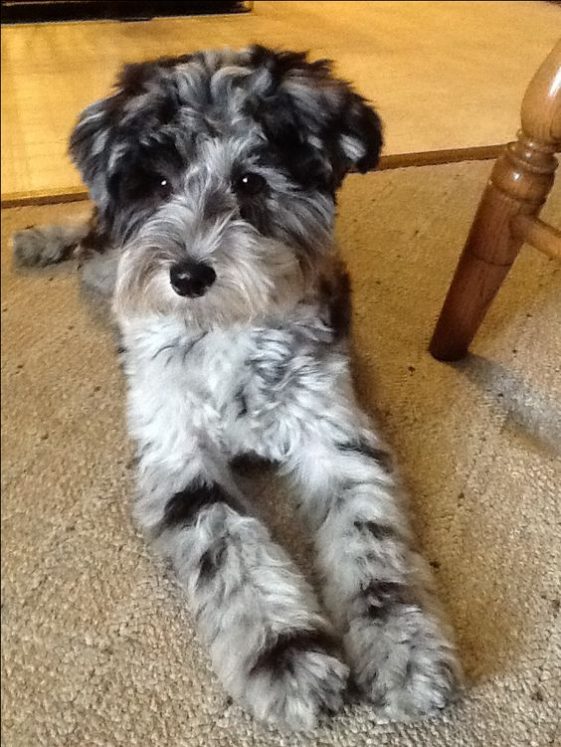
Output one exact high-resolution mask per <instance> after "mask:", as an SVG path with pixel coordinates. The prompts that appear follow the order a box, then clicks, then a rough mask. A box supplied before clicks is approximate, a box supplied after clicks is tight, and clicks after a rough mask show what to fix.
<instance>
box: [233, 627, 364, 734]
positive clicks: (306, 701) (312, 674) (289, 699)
mask: <svg viewBox="0 0 561 747" xmlns="http://www.w3.org/2000/svg"><path fill="white" fill-rule="evenodd" d="M348 676H349V670H348V667H347V666H346V665H345V664H343V662H341V661H340V660H339V659H338V658H337V656H336V655H335V654H334V653H332V652H331V650H330V648H329V647H324V646H323V645H322V644H318V643H316V642H314V640H313V639H312V638H311V637H310V638H309V639H306V636H304V637H295V636H290V635H287V636H286V637H285V638H284V639H283V638H282V637H281V638H279V640H278V642H277V643H276V645H275V646H274V647H272V648H271V649H270V650H269V651H267V652H266V654H265V655H263V656H261V657H259V658H258V660H257V661H256V662H255V663H254V665H253V666H252V667H251V670H250V672H249V678H248V682H247V683H246V688H245V693H244V695H243V701H244V703H245V705H246V707H247V708H248V709H249V710H250V711H251V712H252V713H253V715H254V716H255V718H257V719H258V720H260V721H264V722H267V723H269V724H273V725H275V726H277V727H279V728H280V729H283V730H287V731H307V730H309V729H313V728H314V726H316V724H317V722H318V720H319V718H320V717H321V716H322V715H323V714H328V715H332V714H334V713H336V712H337V711H338V710H339V709H340V708H341V706H342V705H343V696H344V693H345V691H346V689H347V681H348Z"/></svg>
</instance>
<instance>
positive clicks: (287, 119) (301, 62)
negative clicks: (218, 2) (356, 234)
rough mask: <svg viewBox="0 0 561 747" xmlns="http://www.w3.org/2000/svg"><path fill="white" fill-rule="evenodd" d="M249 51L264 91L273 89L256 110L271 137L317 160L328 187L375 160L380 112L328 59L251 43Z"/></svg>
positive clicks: (379, 142)
mask: <svg viewBox="0 0 561 747" xmlns="http://www.w3.org/2000/svg"><path fill="white" fill-rule="evenodd" d="M251 55H252V57H253V59H252V62H253V64H254V65H255V67H256V69H257V71H258V75H261V76H262V71H263V69H265V70H266V71H267V73H268V76H269V77H268V79H266V80H267V83H268V87H269V91H271V89H272V90H273V91H274V94H273V95H270V94H269V96H267V97H266V98H265V101H267V102H268V105H265V107H264V108H263V109H262V110H261V112H260V118H261V120H262V122H263V124H264V125H265V130H266V132H267V134H269V136H272V139H273V140H275V141H277V142H279V143H284V144H287V145H288V144H290V147H291V149H292V151H294V149H295V148H296V149H297V148H298V147H300V148H301V150H302V152H301V153H299V156H298V157H299V159H300V160H301V159H302V158H303V159H304V161H307V162H308V163H311V162H312V161H315V162H316V166H318V165H319V163H320V162H322V168H323V170H325V169H327V170H329V171H330V179H331V182H332V186H333V187H334V188H337V187H338V186H339V184H340V183H341V181H342V179H343V177H344V176H345V174H347V173H348V172H349V171H360V172H361V173H364V172H366V171H368V170H370V169H373V168H374V167H375V166H376V165H377V163H378V160H379V158H380V151H381V149H382V144H383V136H382V123H381V120H380V117H379V116H378V114H377V112H376V111H375V110H374V108H373V107H372V106H371V105H370V104H369V103H368V102H367V101H366V100H365V99H364V98H363V97H362V96H360V95H359V94H357V93H356V92H355V91H354V89H353V88H352V86H351V85H350V84H349V83H347V82H346V81H344V80H341V79H339V78H337V77H336V76H334V75H333V73H332V63H331V62H330V61H329V60H317V61H315V62H309V61H308V59H307V55H306V53H303V52H276V51H274V50H270V49H266V48H264V47H253V48H252V50H251ZM261 80H263V77H261ZM266 85H267V84H266ZM288 151H289V148H288V147H287V148H285V152H287V153H288ZM304 151H307V158H306V157H304V156H305V153H304Z"/></svg>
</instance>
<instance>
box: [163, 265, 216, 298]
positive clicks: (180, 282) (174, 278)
mask: <svg viewBox="0 0 561 747" xmlns="http://www.w3.org/2000/svg"><path fill="white" fill-rule="evenodd" d="M169 280H170V283H171V287H172V288H173V290H174V291H175V292H176V293H177V295H179V296H187V297H188V298H198V297H199V296H204V294H205V293H206V292H207V290H208V289H209V288H210V286H211V285H212V284H213V283H214V281H215V280H216V273H215V272H214V270H213V269H212V267H210V266H209V265H205V264H204V263H203V262H188V261H185V262H181V263H179V264H176V265H172V267H171V268H170V271H169Z"/></svg>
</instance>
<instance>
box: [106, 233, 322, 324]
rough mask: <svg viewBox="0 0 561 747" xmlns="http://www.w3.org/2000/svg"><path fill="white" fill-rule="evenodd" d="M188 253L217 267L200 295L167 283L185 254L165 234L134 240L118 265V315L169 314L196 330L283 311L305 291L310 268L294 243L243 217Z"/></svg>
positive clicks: (242, 321)
mask: <svg viewBox="0 0 561 747" xmlns="http://www.w3.org/2000/svg"><path fill="white" fill-rule="evenodd" d="M189 256H190V258H194V259H196V260H198V261H204V262H206V263H208V264H209V265H211V266H212V267H213V269H214V271H215V273H216V280H215V282H214V283H213V285H212V286H211V287H210V288H208V290H207V291H206V293H205V294H204V295H203V296H200V297H198V298H185V297H182V296H179V295H177V293H175V291H174V290H173V288H172V286H171V283H170V268H171V266H172V265H173V264H174V263H175V262H178V261H180V260H181V259H185V258H186V257H187V255H186V253H185V251H184V250H183V251H181V250H179V249H178V244H177V243H176V242H174V241H173V239H172V241H171V243H170V235H169V234H164V233H162V234H161V235H160V236H158V235H157V233H156V232H154V231H153V230H150V231H148V232H146V233H145V235H144V236H142V235H139V236H138V238H137V239H135V240H132V241H131V242H130V243H129V244H128V245H127V246H126V247H125V249H124V251H123V254H122V257H121V260H120V264H119V268H118V274H117V285H116V290H115V296H114V311H115V313H116V315H117V318H118V319H131V318H133V317H142V316H153V315H159V316H165V317H170V316H172V317H174V318H178V319H180V320H182V321H184V323H185V324H186V325H187V326H189V327H192V328H197V329H200V330H208V329H213V328H217V327H221V328H227V327H229V326H231V325H233V324H238V323H245V322H256V321H257V320H259V319H266V318H268V317H270V316H274V315H277V314H279V313H281V314H282V313H285V312H286V311H288V310H289V309H290V308H293V307H294V306H295V305H296V304H297V303H298V301H299V300H301V299H302V298H303V296H304V293H305V288H306V284H307V283H306V278H307V277H308V276H309V272H308V268H306V266H305V263H303V261H302V260H301V259H300V258H299V257H298V254H297V253H296V252H295V251H294V249H293V248H291V247H289V246H286V245H285V244H284V243H282V242H280V241H277V240H275V239H269V238H266V237H263V236H262V235H260V234H259V233H257V232H256V231H254V230H253V229H251V227H249V226H247V224H245V223H243V222H241V221H240V222H239V224H238V225H234V224H231V225H230V226H229V228H228V230H227V231H225V232H224V233H223V235H222V236H221V237H220V239H219V240H218V241H217V242H215V246H214V247H213V250H212V251H211V252H209V253H204V254H202V253H201V252H200V251H199V252H198V253H197V255H196V256H195V257H193V255H192V254H190V255H189Z"/></svg>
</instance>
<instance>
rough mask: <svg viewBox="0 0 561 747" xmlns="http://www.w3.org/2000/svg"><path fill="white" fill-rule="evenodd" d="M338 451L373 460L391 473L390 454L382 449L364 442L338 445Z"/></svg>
mask: <svg viewBox="0 0 561 747" xmlns="http://www.w3.org/2000/svg"><path fill="white" fill-rule="evenodd" d="M338 449H339V451H343V452H345V451H350V452H355V453H357V454H362V455H363V456H365V457H368V458H369V459H374V461H375V462H377V463H378V464H379V465H380V466H381V467H383V468H384V469H385V470H386V472H388V473H391V472H392V470H393V465H392V457H391V454H390V453H389V452H387V451H385V450H384V449H377V448H376V447H375V446H370V444H367V443H365V442H364V441H360V442H352V443H346V444H339V445H338Z"/></svg>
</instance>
